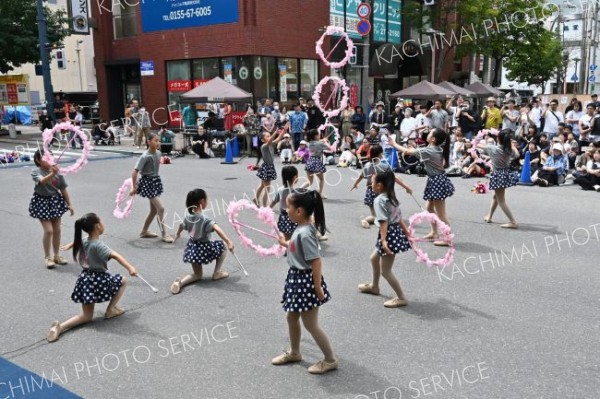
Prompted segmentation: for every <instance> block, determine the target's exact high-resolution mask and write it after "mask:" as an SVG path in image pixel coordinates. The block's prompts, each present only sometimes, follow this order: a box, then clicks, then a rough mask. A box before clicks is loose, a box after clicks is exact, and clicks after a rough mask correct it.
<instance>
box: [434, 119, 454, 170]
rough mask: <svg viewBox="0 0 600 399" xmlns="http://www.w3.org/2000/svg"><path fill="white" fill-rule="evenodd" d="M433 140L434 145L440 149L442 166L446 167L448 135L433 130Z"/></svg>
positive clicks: (448, 153) (448, 158) (447, 162)
mask: <svg viewBox="0 0 600 399" xmlns="http://www.w3.org/2000/svg"><path fill="white" fill-rule="evenodd" d="M432 134H433V138H434V139H435V145H437V146H440V147H442V157H443V158H444V165H445V166H448V164H449V162H450V140H449V139H448V133H446V132H445V131H444V130H442V129H437V128H435V129H433V133H432Z"/></svg>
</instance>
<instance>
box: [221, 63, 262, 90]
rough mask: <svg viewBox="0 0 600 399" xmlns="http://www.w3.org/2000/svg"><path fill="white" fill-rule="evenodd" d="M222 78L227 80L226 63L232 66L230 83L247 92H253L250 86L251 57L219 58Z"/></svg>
mask: <svg viewBox="0 0 600 399" xmlns="http://www.w3.org/2000/svg"><path fill="white" fill-rule="evenodd" d="M221 64H222V70H223V79H225V80H227V77H228V70H227V68H228V65H231V66H232V71H231V83H232V84H234V85H236V86H237V87H239V88H240V89H242V90H245V91H247V92H248V93H253V92H254V89H253V88H252V76H251V73H252V57H229V58H223V59H222V60H221Z"/></svg>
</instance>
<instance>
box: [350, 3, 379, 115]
mask: <svg viewBox="0 0 600 399" xmlns="http://www.w3.org/2000/svg"><path fill="white" fill-rule="evenodd" d="M344 1H346V0H344ZM363 3H368V4H369V5H370V6H372V5H373V4H372V1H371V0H363ZM369 22H370V23H371V32H373V28H372V26H373V13H371V16H370V17H369ZM371 32H369V34H368V35H366V36H364V37H363V49H362V50H363V54H362V58H363V65H362V77H361V81H362V84H361V88H360V92H361V100H362V101H361V104H362V107H363V112H364V113H365V114H366V115H367V117H368V115H369V111H370V110H371V107H370V106H369V92H370V89H369V61H370V59H369V55H370V48H371Z"/></svg>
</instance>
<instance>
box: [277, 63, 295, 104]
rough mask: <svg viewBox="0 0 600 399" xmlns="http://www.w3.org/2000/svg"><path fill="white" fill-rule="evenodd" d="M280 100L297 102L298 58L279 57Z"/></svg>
mask: <svg viewBox="0 0 600 399" xmlns="http://www.w3.org/2000/svg"><path fill="white" fill-rule="evenodd" d="M279 93H280V101H281V102H283V103H289V104H293V103H296V102H298V60H297V59H296V58H280V59H279Z"/></svg>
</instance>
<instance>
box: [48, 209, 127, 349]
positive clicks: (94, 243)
mask: <svg viewBox="0 0 600 399" xmlns="http://www.w3.org/2000/svg"><path fill="white" fill-rule="evenodd" d="M82 230H83V231H85V232H86V233H88V238H87V239H85V240H82V238H81V231H82ZM102 233H104V224H103V223H102V221H101V220H100V218H99V217H98V216H97V215H96V214H94V213H87V214H85V215H83V217H82V218H81V219H78V220H77V221H76V222H75V239H74V241H73V242H72V243H71V244H68V245H65V246H64V247H62V248H61V249H63V250H69V249H71V248H72V249H73V259H75V260H76V261H78V262H79V264H80V265H81V266H82V267H83V271H82V272H81V274H80V275H79V277H78V278H77V282H76V283H75V289H74V290H73V294H71V299H72V300H73V302H76V303H81V307H82V309H83V313H82V314H81V315H79V316H75V317H72V318H70V319H69V320H67V321H64V322H62V323H60V322H58V321H55V322H54V323H52V327H51V328H50V331H49V332H48V338H47V339H48V342H54V341H56V340H58V337H59V336H60V334H61V333H62V332H64V331H66V330H69V329H71V328H73V327H76V326H79V325H81V324H85V323H88V322H90V321H92V318H93V317H94V305H95V304H96V303H101V302H106V301H110V302H109V303H108V306H107V307H106V313H105V315H104V317H105V318H106V319H110V318H113V317H117V316H120V315H122V314H123V313H124V312H125V311H124V310H123V309H121V308H119V307H117V304H118V303H119V301H120V300H121V297H122V296H123V294H124V293H125V286H126V285H127V280H126V278H125V277H122V276H121V275H119V274H115V275H112V274H110V273H108V271H107V270H108V266H107V263H108V261H109V260H111V259H115V260H116V261H117V262H119V263H120V264H121V265H122V266H123V267H124V268H125V269H127V271H128V272H129V274H130V275H131V276H135V275H137V270H136V268H135V267H133V266H132V265H131V264H130V263H129V262H128V261H127V260H126V259H125V258H124V257H123V256H122V255H120V254H118V253H117V252H115V251H113V250H112V249H110V248H109V247H108V246H107V245H106V244H104V243H103V242H102V241H100V236H101V235H102Z"/></svg>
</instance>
